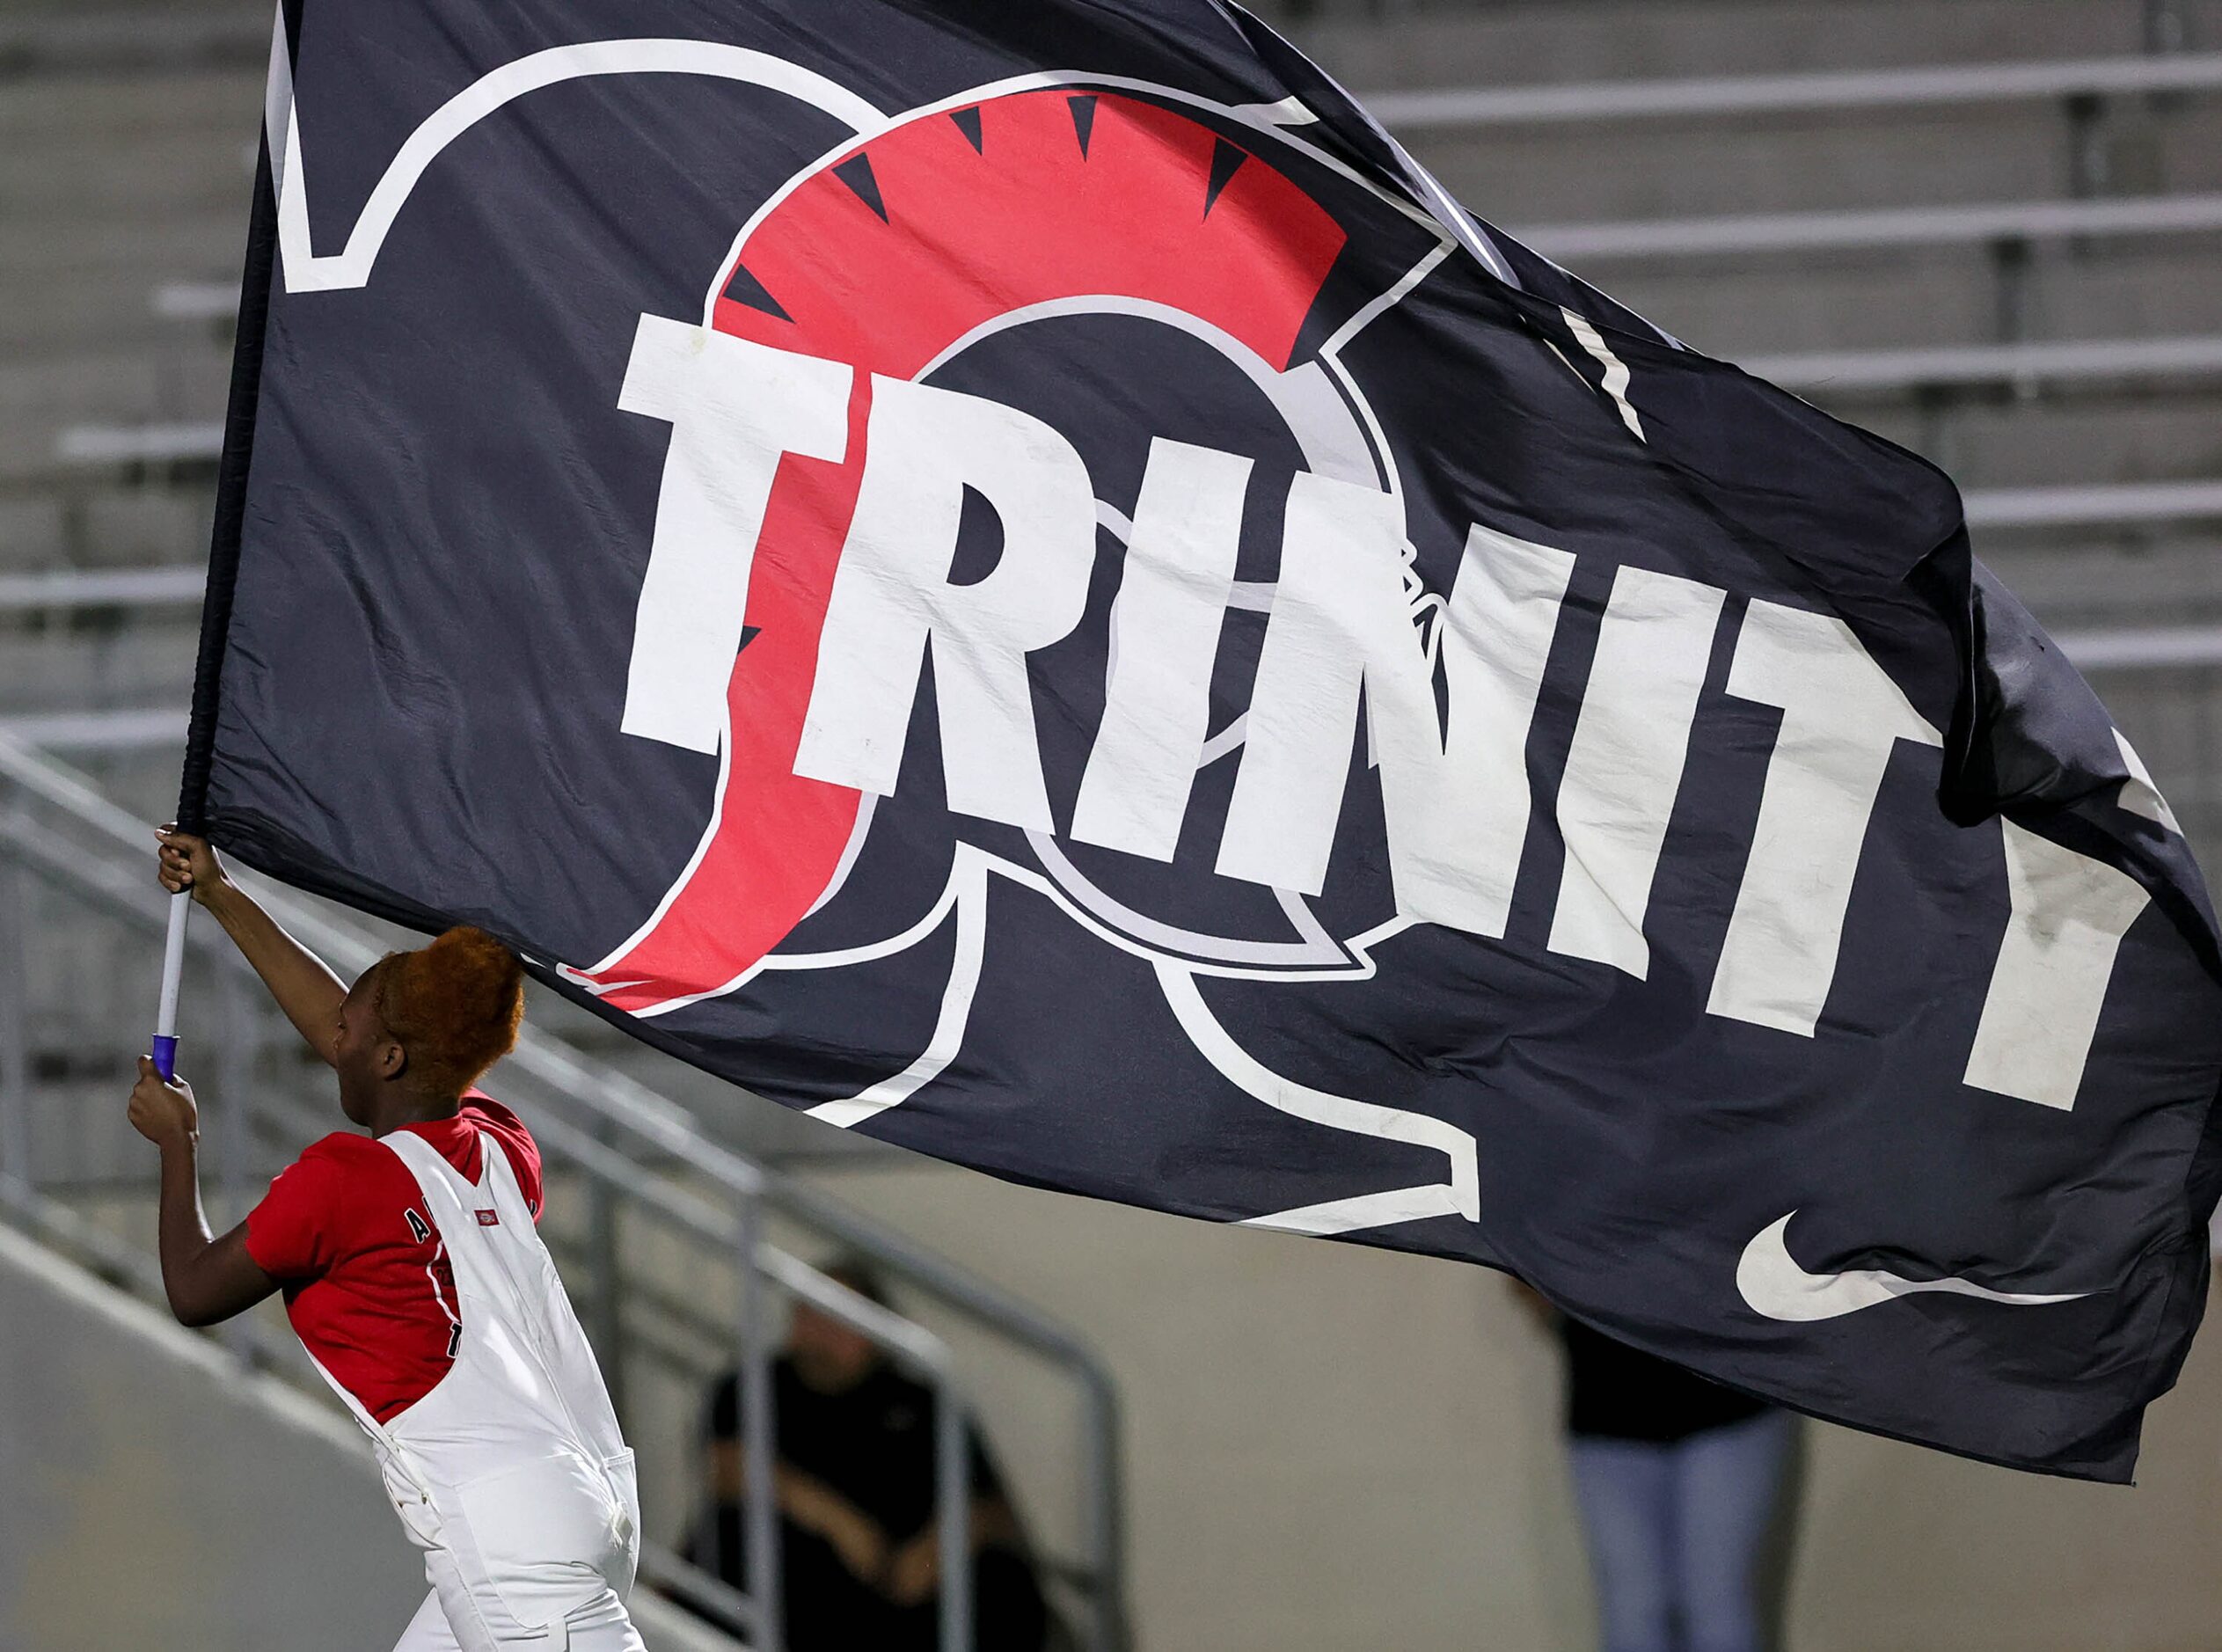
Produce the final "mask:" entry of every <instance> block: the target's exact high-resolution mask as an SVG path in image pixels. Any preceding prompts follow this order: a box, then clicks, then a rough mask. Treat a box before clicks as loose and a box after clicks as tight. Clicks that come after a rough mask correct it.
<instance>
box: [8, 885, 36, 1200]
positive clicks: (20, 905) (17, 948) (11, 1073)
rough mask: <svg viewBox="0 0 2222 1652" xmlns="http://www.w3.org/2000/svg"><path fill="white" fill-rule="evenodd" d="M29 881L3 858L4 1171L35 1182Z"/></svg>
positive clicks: (26, 1183)
mask: <svg viewBox="0 0 2222 1652" xmlns="http://www.w3.org/2000/svg"><path fill="white" fill-rule="evenodd" d="M29 905H30V880H29V878H28V877H27V875H26V874H25V872H24V869H23V867H22V866H20V865H18V863H17V862H15V861H13V860H0V1171H4V1172H5V1173H7V1174H8V1175H9V1176H11V1177H12V1178H13V1179H14V1180H16V1181H19V1182H21V1183H22V1184H23V1186H24V1188H25V1189H26V1191H27V1190H28V1189H29V1188H31V1187H32V1185H33V1173H32V1165H31V1049H30V1042H31V922H30V914H29V910H28V909H29Z"/></svg>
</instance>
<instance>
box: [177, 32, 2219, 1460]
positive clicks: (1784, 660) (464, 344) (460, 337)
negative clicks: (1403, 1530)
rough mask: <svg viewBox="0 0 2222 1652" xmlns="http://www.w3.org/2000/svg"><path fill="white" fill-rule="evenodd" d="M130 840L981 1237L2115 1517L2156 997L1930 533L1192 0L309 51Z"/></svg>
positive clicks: (2151, 893) (1910, 467)
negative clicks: (1130, 1205)
mask: <svg viewBox="0 0 2222 1652" xmlns="http://www.w3.org/2000/svg"><path fill="white" fill-rule="evenodd" d="M273 62H274V72H273V76H272V91H271V97H270V100H269V106H268V128H267V152H268V160H269V164H268V165H267V168H266V172H265V179H264V188H263V191H262V195H263V198H262V201H261V203H260V208H259V213H258V216H257V223H256V230H255V236H254V239H253V244H252V248H251V252H250V262H249V280H248V284H247V291H246V295H245V309H244V314H243V326H242V336H241V345H240V358H239V370H238V376H237V380H236V386H235V395H234V404H233V408H232V423H231V440H230V443H229V446H228V450H227V454H226V464H225V489H224V496H223V507H222V509H221V511H220V515H219V519H218V532H217V545H216V567H215V570H214V579H213V582H212V588H211V593H210V603H209V605H208V638H207V646H206V647H205V648H204V656H203V669H202V672H201V683H200V691H199V693H198V695H197V696H196V705H195V716H194V747H193V750H192V753H191V755H190V759H189V763H188V768H187V784H186V799H185V805H184V815H185V818H186V822H188V823H189V824H192V823H202V824H205V827H206V829H207V830H208V831H209V832H210V833H211V834H212V835H213V836H214V837H215V838H216V841H217V842H219V843H220V844H223V846H225V847H226V848H227V849H230V850H231V851H233V852H237V853H238V854H239V855H240V856H241V857H242V858H243V859H245V860H247V861H248V862H250V863H252V865H254V866H259V867H260V868H262V869H264V870H266V871H268V872H271V873H274V874H277V875H278V876H280V877H282V878H284V879H286V880H288V881H292V882H295V883H297V884H302V885H305V886H307V887H310V888H316V889H320V890H323V891H325V892H328V893H331V894H334V895H339V896H340V898H342V899H345V900H348V901H351V902H354V903H357V904H359V905H361V906H363V907H365V908H368V909H369V910H375V911H378V912H381V913H384V914H387V915H389V916H391V917H398V918H400V919H402V920H404V921H406V922H413V923H418V924H422V925H437V924H443V923H447V922H450V921H470V922H473V923H478V924H482V925H486V926H487V927H489V928H491V929H493V930H494V931H496V932H499V933H501V934H503V935H505V936H507V937H508V938H509V939H512V940H513V941H514V942H515V944H516V945H517V946H518V947H520V949H521V950H523V952H524V953H525V954H527V956H528V957H529V958H530V960H531V961H533V963H534V965H535V967H536V969H537V971H538V973H539V974H540V975H541V976H542V977H543V978H544V979H546V980H550V981H552V982H554V983H558V984H559V985H560V986H562V987H563V988H564V990H567V991H568V992H570V993H572V994H573V995H574V996H575V997H577V998H581V999H582V1000H584V1001H586V1002H588V1003H591V1004H594V1005H597V1006H599V1007H600V1008H601V1009H602V1010H603V1012H605V1013H607V1014H609V1015H610V1017H611V1018H612V1019H614V1020H618V1021H619V1022H620V1023H621V1024H622V1025H623V1026H624V1027H625V1028H626V1029H627V1030H628V1031H630V1032H632V1033H634V1034H638V1035H639V1036H640V1037H642V1038H644V1039H646V1040H647V1041H649V1042H652V1043H654V1044H656V1045H658V1046H660V1047H661V1048H663V1049H668V1050H669V1051H672V1052H673V1053H675V1054H676V1055H679V1056H683V1057H684V1058H685V1059H687V1060H689V1061H691V1062H694V1063H697V1064H700V1065H702V1066H704V1067H706V1068H708V1069H710V1070H711V1071H715V1072H717V1073H720V1074H722V1075H724V1076H725V1077H727V1078H732V1079H734V1080H735V1081H736V1082H739V1083H741V1084H744V1085H748V1086H749V1088H750V1089H752V1090H755V1091H757V1092H758V1093H761V1094H764V1095H766V1096H770V1097H773V1098H775V1099H777V1100H779V1101H781V1102H783V1103H786V1105H788V1106H791V1107H799V1108H805V1109H808V1110H809V1111H810V1112H812V1113H813V1114H814V1115H816V1116H817V1117H819V1118H822V1119H824V1120H827V1121H829V1122H830V1123H832V1124H834V1125H837V1126H840V1127H842V1128H845V1129H856V1130H860V1131H863V1132H865V1133H866V1134H869V1135H873V1136H876V1137H883V1138H885V1139H887V1140H888V1141H893V1142H898V1143H901V1144H904V1145H906V1146H910V1147H914V1148H917V1149H920V1150H923V1151H927V1152H931V1153H934V1154H938V1155H940V1156H942V1157H944V1158H948V1159H956V1160H960V1161H961V1162H963V1163H966V1164H968V1165H974V1166H980V1167H982V1168H983V1169H987V1170H990V1171H993V1172H995V1173H998V1174H1000V1175H1005V1176H1008V1177H1012V1178H1014V1179H1017V1180H1020V1181H1029V1182H1034V1183H1039V1184H1042V1185H1045V1186H1049V1187H1055V1188H1067V1189H1071V1190H1074V1191H1078V1192H1083V1193H1089V1194H1093V1195H1100V1196H1105V1197H1110V1198H1116V1199H1122V1200H1129V1201H1132V1202H1138V1203H1144V1204H1148V1205H1152V1206H1156V1207H1159V1208H1161V1209H1165V1210H1176V1211H1182V1212H1186V1213H1188V1214H1191V1215H1195V1216H1200V1217H1208V1218H1211V1219H1214V1220H1219V1221H1236V1222H1248V1223H1252V1224H1259V1225H1263V1226H1271V1227H1280V1228H1288V1229H1295V1230H1297V1231H1300V1232H1312V1233H1322V1234H1338V1235H1347V1236H1349V1237H1352V1238H1356V1239H1363V1240H1366V1241H1368V1242H1370V1243H1377V1244H1382V1245H1387V1246H1400V1247H1404V1248H1408V1249H1413V1250H1421V1251H1428V1252H1433V1253H1437V1254H1447V1255H1453V1256H1461V1257H1466V1258H1470V1259H1473V1260H1474V1261H1483V1262H1487V1263H1490V1264H1492V1265H1495V1266H1497V1267H1501V1268H1509V1269H1510V1270H1511V1271H1513V1272H1515V1273H1517V1274H1518V1275H1520V1276H1523V1277H1524V1278H1526V1279H1528V1280H1530V1281H1531V1282H1533V1283H1535V1284H1537V1285H1538V1286H1539V1287H1540V1288H1541V1289H1542V1290H1545V1291H1546V1292H1547V1293H1548V1294H1550V1295H1551V1296H1552V1297H1554V1298H1556V1299H1557V1300H1558V1301H1559V1302H1561V1304H1562V1305H1565V1306H1566V1307H1567V1308H1568V1309H1569V1310H1571V1311H1572V1312H1575V1313H1576V1314H1578V1315H1579V1316H1581V1317H1582V1318H1583V1319H1589V1320H1592V1321H1594V1322H1595V1323H1597V1325H1599V1326H1601V1327H1604V1328H1605V1329H1607V1330H1609V1331H1611V1332H1612V1333H1613V1334H1616V1335H1618V1336H1620V1337H1622V1338H1624V1339H1626V1340H1627V1341H1632V1342H1634V1343H1637V1344H1639V1345H1641V1346H1642V1347H1645V1348H1648V1349H1653V1350H1655V1351H1656V1352H1659V1353H1662V1354H1664V1355H1667V1356H1670V1357H1672V1358H1675V1359H1677V1360H1680V1361H1682V1362H1684V1363H1687V1364H1689V1365H1692V1366H1693V1367H1695V1368H1696V1369H1698V1370H1699V1371H1705V1372H1707V1373H1708V1374H1710V1375H1712V1376H1714V1377H1716V1378H1721V1379H1723V1380H1725V1381H1728V1382H1730V1383H1733V1384H1736V1385H1739V1386H1742V1387H1744V1388H1747V1389H1750V1390H1751V1391H1753V1392H1755V1393H1761V1394H1765V1395H1768V1396H1771V1397H1772V1398H1775V1399H1778V1400H1784V1401H1787V1403H1789V1404H1792V1405H1794V1406H1796V1407H1800V1408H1801V1409H1803V1410H1806V1411H1809V1412H1811V1413H1813V1414H1816V1415H1820V1416H1825V1417H1831V1418H1834V1419H1838V1420H1840V1421H1843V1422H1851V1423H1853V1424H1857V1425H1858V1426H1860V1427H1863V1428H1868V1429H1875V1430H1878V1431H1881V1432H1884V1433H1889V1434H1895V1435H1900V1436H1907V1437H1910V1438H1913V1439H1917V1440H1922V1441H1926V1442H1929V1443H1932V1444H1938V1445H1941V1446H1945V1447H1948V1448H1949V1449H1951V1450H1954V1451H1963V1452H1966V1453H1968V1454H1970V1455H1972V1456H1977V1457H1982V1458H1991V1459H1994V1460H1997V1461H1999V1462H2004V1463H2010V1464H2015V1465H2020V1466H2028V1467H2035V1468H2043V1469H2049V1470H2053V1471H2057V1472H2060V1473H2072V1474H2080V1475H2088V1476H2093V1477H2097V1478H2103V1479H2116V1480H2119V1479H2123V1478H2126V1477H2127V1475H2128V1474H2129V1473H2130V1470H2131V1465H2132V1462H2133V1460H2134V1458H2135V1453H2136V1445H2137V1432H2138V1418H2139V1414H2140V1411H2141V1408H2142V1407H2143V1405H2144V1404H2145V1401H2146V1400H2149V1399H2151V1398H2152V1397H2153V1396H2154V1395H2155V1394H2157V1393H2160V1392H2162V1391H2163V1390H2164V1389H2166V1388H2167V1385H2169V1383H2170V1382H2171V1381H2172V1380H2173V1378H2174V1375H2175V1372H2176V1371H2177V1369H2178V1367H2179V1366H2180V1364H2181V1363H2182V1359H2183V1356H2184V1354H2185V1351H2186V1349H2187V1348H2188V1346H2189V1339H2190V1336H2191V1334H2192V1331H2193V1329H2194V1327H2196V1324H2197V1322H2198V1319H2199V1314H2200V1309H2201V1305H2202V1301H2203V1297H2204V1282H2205V1277H2206V1266H2207V1264H2206V1252H2205V1232H2204V1223H2205V1218H2206V1217H2207V1215H2208V1213H2209V1211H2210V1210H2211V1208H2212V1206H2213V1204H2214V1202H2215V1198H2216V1193H2217V1181H2216V1171H2217V1162H2216V1153H2215V1144H2216V1141H2217V1139H2218V1138H2217V1136H2216V1134H2215V1132H2214V1130H2213V1129H2211V1127H2210V1120H2209V1114H2210V1108H2211V1102H2212V1100H2213V1098H2214V1095H2215V1091H2216V1087H2217V1078H2218V1070H2222V1014H2218V1011H2222V991H2218V959H2217V943H2216V932H2215V927H2214V923H2213V919H2212V917H2211V912H2210V910H2209V907H2208V904H2207V901H2206V898H2205V895H2204V892H2203V890H2202V888H2201V885H2200V881H2199V878H2198V874H2197V872H2196V869H2195V867H2194V866H2193V864H2192V861H2191V859H2190V856H2189V853H2188V852H2187V850H2186V847H2185V844H2184V842H2183V839H2182V836H2181V834H2180V833H2179V832H2178V830H2176V826H2175V822H2174V819H2173V817H2172V816H2171V815H2170V814H2169V812H2168V809H2167V805H2166V804H2165V802H2163V801H2162V800H2161V798H2160V794H2159V793H2158V792H2156V791H2155V790H2154V789H2153V786H2152V784H2151V782H2150V780H2149V778H2147V777H2146V776H2145V773H2144V771H2143V769H2142V767H2141V765H2140V764H2139V763H2138V759H2137V757H2135V755H2134V753H2133V752H2132V751H2131V748H2130V746H2129V745H2128V743H2127V742H2125V741H2124V740H2123V739H2122V737H2121V736H2120V735H2118V734H2117V733H2116V730H2115V728H2114V727H2113V725H2112V723H2111V721H2110V720H2109V718H2108V716H2107V714H2106V713H2105V712H2104V710H2103V709H2102V708H2101V706H2100V705H2099V704H2098V702H2097V701H2096V699H2095V698H2094V697H2093V696H2092V695H2091V693H2090V691H2089V690H2088V689H2087V688H2086V687H2085V685H2084V684H2083V683H2082V682H2081V681H2080V679H2079V678H2078V677H2077V676H2075V674H2074V673H2073V672H2072V670H2071V669H2069V668H2068V667H2067V665H2066V664H2065V662H2063V661H2062V660H2061V659H2060V657H2059V656H2058V653H2057V652H2056V651H2055V650H2054V648H2053V647H2052V645H2051V644H2050V641H2049V640H2047V639H2046V638H2045V636H2044V635H2043V632H2041V631H2039V630H2038V629H2037V628H2036V625H2034V624H2033V623H2032V622H2031V621H2030V619H2029V618H2028V616H2027V615H2026V614H2025V613H2024V612H2023V611H2022V610H2021V609H2020V608H2019V607H2018V606H2017V605H2016V604H2015V603H2014V601H2013V600H2012V598H2011V597H2009V596H2006V594H2005V593H2004V592H2003V591H2001V590H2000V589H1999V588H1998V587H1997V586H1996V585H1995V584H1994V583H1992V581H1990V579H1989V577H1988V576H1987V574H1984V571H1983V570H1982V569H1981V568H1980V567H1978V566H1977V565H1976V564H1975V563H1974V562H1973V560H1972V559H1971V558H1970V554H1969V550H1968V543H1967V537H1966V534H1965V530H1964V528H1963V523H1962V517H1961V510H1960V506H1959V501H1958V497H1957V495H1956V493H1955V491H1954V489H1953V488H1952V486H1951V485H1950V483H1949V482H1948V480H1947V479H1945V478H1944V477H1942V476H1941V475H1940V474H1939V473H1938V472H1937V471H1934V470H1933V469H1932V468H1930V467H1929V466H1928V465H1927V464H1924V463H1923V462H1921V461H1920V460H1919V459H1917V458H1915V457H1912V456H1911V455H1909V454H1907V453H1905V452H1904V451H1902V450H1898V449H1897V448H1894V447H1892V446H1890V445H1889V443H1887V442H1882V441H1880V440H1878V439H1877V438H1875V437H1873V436H1870V435H1866V434H1865V433H1863V432H1860V431H1858V430H1855V429H1853V428H1848V427H1846V426H1844V425H1842V424H1838V423H1837V422H1835V421H1834V420H1830V419H1828V418H1826V417H1824V416H1823V415H1822V414H1820V413H1816V411H1815V410H1813V409H1812V408H1810V407H1809V406H1805V405H1804V404H1803V403H1802V402H1799V401H1797V400H1796V399H1794V398H1792V397H1789V396H1787V395H1785V394H1783V393H1781V392H1780V391H1776V390H1774V389H1772V387H1770V386H1768V385H1766V384H1762V383H1759V382H1758V381H1756V380H1753V379H1751V378H1749V377H1747V376H1744V375H1743V374H1742V373H1741V372H1739V371H1738V370H1737V369H1735V368H1734V367H1732V366H1729V365H1727V364H1724V363H1722V362H1715V361H1712V360H1709V359H1707V357H1705V356H1703V355H1699V354H1697V353H1696V352H1694V351H1692V350H1688V349H1685V348H1683V347H1680V346H1679V345H1678V344H1677V343H1676V342H1675V341H1674V340H1672V339H1670V338H1669V337H1667V336H1665V335H1664V334H1663V333H1659V332H1657V331H1656V330H1655V329H1654V328H1652V327H1651V326H1649V325H1648V324H1646V323H1645V322H1643V321H1642V320H1641V319H1640V318H1636V317H1634V316H1633V315H1632V314H1630V313H1629V312H1628V311H1626V310H1624V309H1622V308H1620V307H1619V306H1618V305H1616V304H1614V303H1612V302H1611V301H1610V300H1608V299H1606V298H1604V296H1602V295H1600V294H1598V293H1597V292H1596V291H1594V290H1593V289H1590V288H1589V287H1587V286H1585V285H1584V284H1582V283H1581V282H1580V281H1575V279H1573V278H1571V277H1570V276H1568V275H1567V274H1565V273H1564V272H1562V271H1561V270H1559V269H1557V268H1556V267H1553V266H1552V265H1551V264H1549V263H1548V262H1546V260H1543V259H1539V258H1538V257H1536V256H1535V255H1534V254H1532V253H1531V252H1528V251H1527V250H1526V249H1524V248H1523V247H1521V246H1520V245H1517V243H1515V242H1513V241H1512V240H1510V239H1509V238H1506V237H1503V236H1502V235H1499V234H1497V233H1496V232H1495V231H1494V230H1490V229H1489V228H1488V227H1487V225H1485V224H1481V223H1476V222H1475V221H1473V220H1472V219H1469V218H1467V217H1465V216H1464V214H1463V213H1461V212H1460V211H1459V210H1458V208H1456V207H1455V206H1454V205H1453V204H1452V203H1451V202H1450V201H1449V200H1448V199H1447V198H1446V197H1444V196H1443V194H1441V192H1440V190H1439V189H1438V188H1436V186H1434V184H1433V182H1432V180H1431V179H1428V178H1427V177H1426V176H1425V174H1423V173H1422V172H1418V170H1417V169H1416V168H1414V167H1412V166H1411V165H1410V164H1408V163H1407V161H1406V160H1405V158H1404V157H1403V156H1402V155H1401V153H1400V151H1399V150H1397V149H1396V148H1395V146H1394V145H1393V144H1392V143H1390V142H1389V141H1388V140H1387V139H1386V138H1385V136H1384V135H1382V134H1381V133H1380V132H1379V131H1378V128H1374V127H1372V126H1371V124H1370V122H1369V121H1366V120H1365V118H1364V117H1363V114H1361V113H1359V112H1358V111H1357V110H1356V107H1355V106H1353V105H1351V104H1350V103H1349V100H1348V99H1346V98H1345V97H1344V96H1343V95H1342V94H1341V92H1340V91H1337V90H1336V89H1335V88H1334V86H1333V84H1331V83H1329V82H1327V80H1326V79H1325V78H1324V77H1321V76H1320V75H1319V72H1318V71H1317V70H1316V69H1312V67H1311V66H1310V65H1309V64H1307V63H1306V62H1305V61H1304V60H1303V59H1302V58H1301V57H1300V56H1298V55H1297V54H1295V53H1294V52H1293V51H1292V50H1290V48H1288V47H1287V46H1286V45H1285V44H1284V43H1283V42H1281V41H1280V40H1277V39H1275V37H1273V36H1272V35H1271V34H1270V33H1268V32H1267V31H1265V30H1263V29H1262V28H1261V27H1260V26H1258V25H1256V24H1255V23H1254V21H1253V20H1251V19H1249V18H1246V16H1244V15H1242V14H1241V13H1240V12H1239V11H1238V10H1236V9H1235V8H1233V7H1232V6H1222V5H1219V4H1214V3H1213V0H1003V3H1000V4H989V3H987V0H749V3H748V4H735V3H733V0H727V3H724V4H709V3H708V0H530V3H529V4H519V5H514V6H502V7H454V6H441V5H435V4H432V3H431V0H414V3H413V4H393V5H381V6H350V5H344V4H337V3H336V0H307V4H306V5H305V6H299V5H296V6H295V7H293V8H292V9H290V10H289V11H288V12H287V14H286V17H285V23H284V26H283V28H282V29H281V37H280V40H279V43H278V49H277V50H276V51H275V52H274V57H273Z"/></svg>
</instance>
